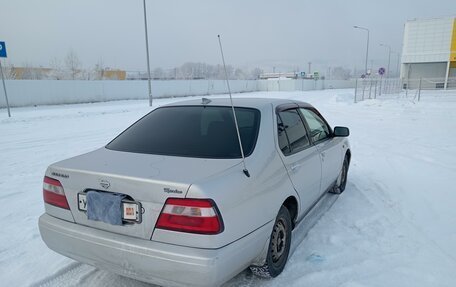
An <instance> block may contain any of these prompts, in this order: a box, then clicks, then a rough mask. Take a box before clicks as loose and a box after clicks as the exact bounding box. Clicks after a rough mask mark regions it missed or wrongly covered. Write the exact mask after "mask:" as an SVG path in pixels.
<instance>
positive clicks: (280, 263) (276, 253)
mask: <svg viewBox="0 0 456 287" xmlns="http://www.w3.org/2000/svg"><path fill="white" fill-rule="evenodd" d="M291 229H292V227H291V218H290V213H289V212H288V209H287V208H286V207H285V206H283V205H282V207H281V208H280V210H279V214H278V215H277V218H276V221H275V223H274V227H273V229H272V233H271V238H270V240H269V248H268V254H267V256H266V263H265V264H264V265H263V266H250V270H252V273H253V274H255V275H257V276H260V277H264V278H273V277H276V276H278V275H279V274H280V273H282V271H283V269H284V268H285V264H286V263H287V260H288V254H289V253H290V244H291Z"/></svg>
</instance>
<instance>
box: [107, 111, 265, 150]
mask: <svg viewBox="0 0 456 287" xmlns="http://www.w3.org/2000/svg"><path fill="white" fill-rule="evenodd" d="M235 111H236V117H237V120H238V124H239V131H240V134H241V140H242V147H243V149H244V154H245V156H249V155H250V154H251V153H252V152H253V149H254V148H255V144H256V139H257V136H258V130H259V125H260V112H259V111H258V110H256V109H250V108H235ZM106 148H108V149H111V150H117V151H125V152H134V153H145V154H159V155H171V156H183V157H200V158H240V157H241V152H240V148H239V142H238V138H237V133H236V127H235V123H234V120H233V112H232V109H231V107H217V106H176V107H162V108H158V109H156V110H154V111H152V112H151V113H149V114H147V115H146V116H145V117H143V118H142V119H140V120H139V121H137V122H136V123H134V124H133V125H132V126H130V127H129V128H128V129H127V130H125V131H124V132H123V133H122V134H120V135H119V136H118V137H116V138H115V139H114V140H113V141H112V142H110V143H109V144H108V145H107V146H106Z"/></svg>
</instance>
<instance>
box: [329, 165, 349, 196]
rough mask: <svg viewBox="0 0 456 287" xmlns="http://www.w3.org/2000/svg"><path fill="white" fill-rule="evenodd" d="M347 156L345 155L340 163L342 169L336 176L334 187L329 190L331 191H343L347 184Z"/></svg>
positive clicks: (337, 192) (338, 192)
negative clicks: (341, 163)
mask: <svg viewBox="0 0 456 287" xmlns="http://www.w3.org/2000/svg"><path fill="white" fill-rule="evenodd" d="M348 165H349V162H348V157H347V156H345V158H344V163H343V165H342V170H341V171H340V174H339V177H338V178H337V181H336V184H335V186H334V188H333V189H332V190H331V193H336V194H340V193H342V192H344V190H345V186H346V185H347V174H348Z"/></svg>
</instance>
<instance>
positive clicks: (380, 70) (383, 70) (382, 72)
mask: <svg viewBox="0 0 456 287" xmlns="http://www.w3.org/2000/svg"><path fill="white" fill-rule="evenodd" d="M385 72H386V70H385V68H383V67H382V68H380V69H378V74H379V75H380V76H383V74H385Z"/></svg>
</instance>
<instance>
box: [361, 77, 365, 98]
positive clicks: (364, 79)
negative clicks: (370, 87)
mask: <svg viewBox="0 0 456 287" xmlns="http://www.w3.org/2000/svg"><path fill="white" fill-rule="evenodd" d="M365 83H366V80H365V79H363V97H362V98H361V99H362V100H363V101H364V90H365V86H366V85H365Z"/></svg>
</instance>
